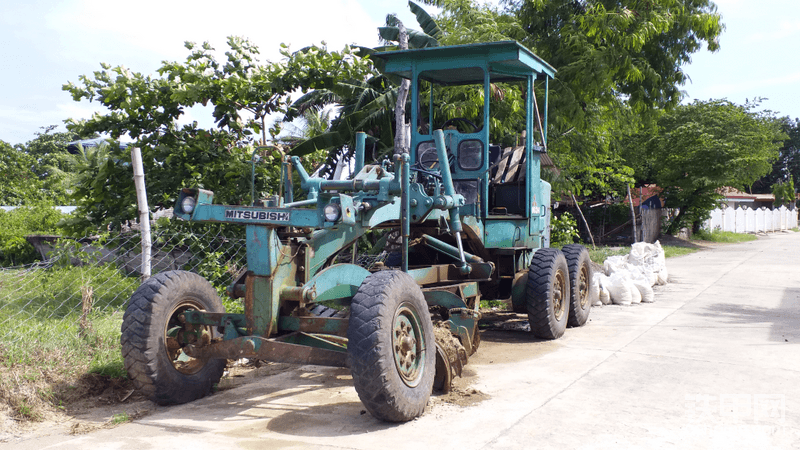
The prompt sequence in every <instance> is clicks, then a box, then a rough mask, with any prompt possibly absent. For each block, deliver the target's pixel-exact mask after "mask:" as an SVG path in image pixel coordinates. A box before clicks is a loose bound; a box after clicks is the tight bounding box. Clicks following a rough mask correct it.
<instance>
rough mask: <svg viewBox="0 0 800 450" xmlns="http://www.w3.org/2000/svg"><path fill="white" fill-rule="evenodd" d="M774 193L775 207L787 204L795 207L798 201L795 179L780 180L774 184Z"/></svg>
mask: <svg viewBox="0 0 800 450" xmlns="http://www.w3.org/2000/svg"><path fill="white" fill-rule="evenodd" d="M772 195H774V196H775V203H774V205H775V207H779V206H784V205H785V206H787V207H790V208H791V207H794V206H795V203H796V202H797V197H796V195H795V190H794V181H793V180H792V179H791V178H789V181H786V182H784V181H782V180H780V181H778V182H777V183H775V184H773V185H772Z"/></svg>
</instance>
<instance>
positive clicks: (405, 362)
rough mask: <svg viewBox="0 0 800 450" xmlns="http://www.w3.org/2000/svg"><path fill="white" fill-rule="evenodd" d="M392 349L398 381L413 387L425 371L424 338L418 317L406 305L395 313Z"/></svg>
mask: <svg viewBox="0 0 800 450" xmlns="http://www.w3.org/2000/svg"><path fill="white" fill-rule="evenodd" d="M392 349H393V351H394V362H395V366H396V367H397V373H398V374H399V375H400V379H402V380H403V383H405V384H406V385H407V386H409V387H415V386H416V385H418V384H419V382H420V381H421V380H422V373H423V371H424V370H425V336H424V334H423V331H422V321H421V320H420V318H419V315H418V314H417V312H416V311H415V310H414V309H412V308H411V307H409V306H408V305H407V304H404V305H401V306H400V308H398V309H397V312H396V313H395V316H394V325H393V327H392Z"/></svg>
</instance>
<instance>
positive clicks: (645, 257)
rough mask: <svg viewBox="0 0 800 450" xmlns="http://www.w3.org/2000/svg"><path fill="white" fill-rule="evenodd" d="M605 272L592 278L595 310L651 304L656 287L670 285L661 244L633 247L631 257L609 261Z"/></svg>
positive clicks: (604, 268) (608, 259) (616, 257)
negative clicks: (613, 306) (634, 304)
mask: <svg viewBox="0 0 800 450" xmlns="http://www.w3.org/2000/svg"><path fill="white" fill-rule="evenodd" d="M603 270H604V272H605V273H595V274H594V276H593V278H592V289H591V291H590V292H591V293H592V299H591V300H592V305H593V306H600V305H608V304H611V303H613V304H615V305H630V304H631V303H652V302H653V301H654V298H653V297H654V295H653V286H654V285H656V284H659V285H663V284H667V278H668V274H667V262H666V258H665V257H664V249H663V248H661V243H659V242H658V241H656V243H655V244H648V243H646V242H639V243H636V244H633V245H631V252H630V253H629V254H628V255H626V256H611V257H609V258H607V259H606V260H605V262H604V263H603Z"/></svg>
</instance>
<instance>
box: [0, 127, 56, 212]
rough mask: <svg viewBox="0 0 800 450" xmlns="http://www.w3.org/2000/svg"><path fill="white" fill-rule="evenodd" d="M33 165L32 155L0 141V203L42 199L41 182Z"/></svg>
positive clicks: (28, 202) (15, 203)
mask: <svg viewBox="0 0 800 450" xmlns="http://www.w3.org/2000/svg"><path fill="white" fill-rule="evenodd" d="M34 167H36V160H35V159H34V158H33V157H31V156H30V155H28V154H27V153H25V152H23V151H22V150H20V149H17V148H14V147H12V146H11V144H8V143H6V142H3V141H0V179H2V180H3V181H2V182H0V204H2V205H7V206H18V205H30V204H32V203H37V202H41V201H42V200H44V197H45V196H44V193H43V191H42V189H43V184H42V182H41V180H39V177H38V176H37V175H36V172H34V170H33V169H34Z"/></svg>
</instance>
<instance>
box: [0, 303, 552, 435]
mask: <svg viewBox="0 0 800 450" xmlns="http://www.w3.org/2000/svg"><path fill="white" fill-rule="evenodd" d="M482 314H483V319H482V320H481V322H480V330H481V332H480V333H481V334H480V336H481V345H480V348H479V349H478V351H477V352H476V353H475V354H473V355H471V356H469V359H468V363H467V365H466V366H464V368H463V371H462V374H461V376H460V377H454V378H453V383H452V388H451V390H450V391H449V392H448V393H444V394H442V393H434V395H432V396H431V400H430V406H434V405H436V404H449V405H456V406H461V407H466V406H472V405H475V404H478V403H480V402H483V401H485V400H487V399H488V398H489V396H488V395H487V394H485V393H483V392H481V391H479V390H478V389H476V388H475V387H474V385H475V383H476V381H477V376H476V371H475V369H474V367H476V366H480V365H487V364H502V363H513V362H516V361H521V360H524V359H530V358H531V357H532V356H535V355H536V354H540V353H541V354H543V353H547V352H549V351H554V350H555V349H556V348H557V347H558V344H556V343H555V342H554V341H541V340H538V339H536V338H533V337H532V336H531V335H530V333H529V332H528V331H527V330H528V328H527V327H528V323H527V316H525V315H521V314H515V313H513V312H508V311H500V310H488V309H487V310H484V311H482ZM531 343H536V345H531ZM296 368H297V366H296V365H294V364H281V363H270V362H262V361H257V360H248V359H242V360H239V361H235V362H232V363H231V364H230V365H229V366H228V367H227V368H226V372H225V375H224V377H223V379H222V380H221V381H220V383H219V386H218V389H219V390H220V391H226V390H231V389H235V388H237V387H240V386H243V385H246V384H248V383H251V382H253V381H254V380H255V379H261V378H264V377H269V376H272V375H277V374H280V373H283V372H287V371H291V370H294V369H296ZM0 375H3V376H4V377H5V378H6V379H8V377H11V378H12V379H13V377H14V374H12V373H10V372H9V370H8V368H5V369H4V368H0ZM16 376H17V377H19V375H16ZM42 380H43V381H42V384H38V385H36V386H34V385H30V384H28V385H26V384H25V383H23V382H22V381H20V382H19V383H18V384H16V385H14V386H24V387H25V389H27V390H28V391H31V392H34V391H35V390H36V389H51V390H52V391H53V396H52V397H51V398H50V400H49V401H47V402H43V404H41V405H37V406H38V408H37V411H39V413H38V415H37V416H36V417H35V418H24V417H19V416H18V415H16V414H15V412H14V410H13V408H11V407H10V406H9V405H10V404H11V403H10V402H9V401H8V399H7V397H8V396H9V395H10V391H9V390H8V389H6V390H5V391H4V392H3V393H2V395H4V396H5V397H4V398H3V400H6V401H5V402H4V403H2V405H3V406H1V407H3V408H5V409H4V410H2V411H0V442H14V441H16V440H19V439H21V438H22V437H24V438H31V437H35V436H37V435H38V436H45V435H51V434H53V433H64V434H85V433H91V432H93V431H95V430H100V429H105V428H110V427H114V426H118V425H120V424H122V423H125V422H128V421H132V420H135V419H138V418H141V417H143V416H146V415H148V414H150V413H152V412H155V411H159V410H161V409H162V408H163V407H160V406H157V405H155V404H154V403H152V402H150V401H149V400H147V399H145V398H144V397H142V396H141V395H140V394H138V393H136V392H135V391H134V389H133V385H132V383H131V382H130V380H127V379H118V378H110V377H105V376H101V375H96V374H87V375H83V376H81V377H79V378H78V379H72V380H68V379H67V378H65V377H62V379H60V380H59V379H54V378H52V377H51V378H48V377H43V378H42ZM6 385H7V386H8V385H9V384H8V383H6ZM12 385H13V383H12ZM16 394H20V392H16ZM31 398H33V397H31Z"/></svg>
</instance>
